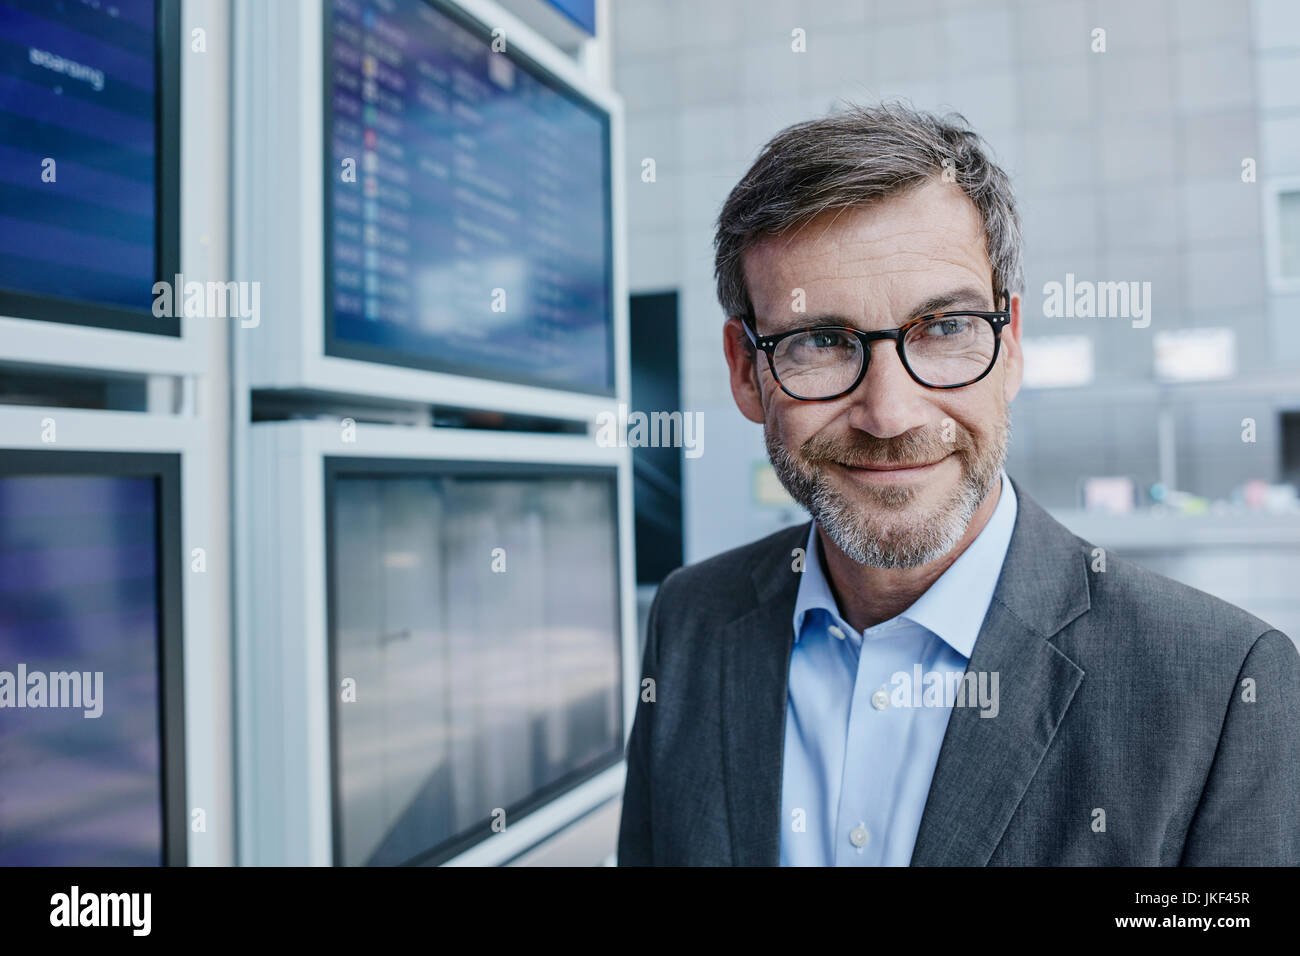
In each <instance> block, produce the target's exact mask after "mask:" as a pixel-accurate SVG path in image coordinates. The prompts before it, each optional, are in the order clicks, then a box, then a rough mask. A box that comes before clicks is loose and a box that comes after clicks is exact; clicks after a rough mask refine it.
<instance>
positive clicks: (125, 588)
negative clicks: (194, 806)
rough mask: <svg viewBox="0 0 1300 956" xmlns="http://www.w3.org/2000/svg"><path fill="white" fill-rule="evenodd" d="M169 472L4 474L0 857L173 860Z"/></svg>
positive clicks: (0, 861) (0, 490)
mask: <svg viewBox="0 0 1300 956" xmlns="http://www.w3.org/2000/svg"><path fill="white" fill-rule="evenodd" d="M158 516H159V496H158V481H157V479H155V478H149V477H126V476H114V475H51V474H44V475H35V474H33V475H8V476H4V477H0V866H7V865H21V866H69V865H75V866H144V865H154V866H157V865H159V864H161V863H163V862H164V859H163V855H164V842H163V840H164V836H163V835H164V819H163V814H164V787H163V780H162V773H163V757H164V754H163V744H162V727H161V719H162V718H161V700H162V699H161V694H162V688H161V676H160V675H161V666H160V664H161V662H160V650H159V649H160V646H161V643H160V640H159V635H160V620H161V612H160V604H159V592H160V588H159V575H160V573H161V571H160V567H159V565H160V559H159V555H160V550H159V530H158V528H159V526H158Z"/></svg>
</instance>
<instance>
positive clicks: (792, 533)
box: [655, 521, 812, 612]
mask: <svg viewBox="0 0 1300 956" xmlns="http://www.w3.org/2000/svg"><path fill="white" fill-rule="evenodd" d="M811 524H812V523H811V522H810V521H805V522H804V523H803V524H799V525H792V526H791V527H788V528H782V529H781V530H780V531H775V532H773V533H772V534H769V535H768V536H767V537H765V538H760V539H759V540H757V541H751V542H750V543H749V544H742V545H741V546H740V547H737V548H732V549H731V550H729V551H723V552H722V553H721V554H715V555H714V556H713V557H711V558H705V559H704V560H703V561H697V562H695V563H694V564H688V565H686V566H685V567H680V568H678V569H677V570H675V571H673V572H672V573H671V574H669V575H668V576H667V577H666V578H664V580H663V583H662V584H660V585H659V590H658V592H657V593H656V595H655V602H656V603H661V602H662V603H663V604H665V605H667V606H675V605H676V606H680V605H679V602H689V604H690V606H691V607H692V608H693V610H694V611H696V612H699V611H701V610H704V609H705V608H707V607H708V606H709V605H713V604H719V603H721V604H726V605H728V606H734V605H735V604H737V603H738V602H744V603H745V604H746V606H748V604H749V603H751V602H752V601H753V599H754V597H755V595H754V591H753V583H752V575H753V572H754V570H755V569H756V568H760V567H763V566H764V565H767V566H771V565H775V564H777V563H778V562H785V564H786V565H787V566H788V565H789V564H790V562H792V561H793V560H794V554H793V552H794V550H795V549H796V548H802V547H804V545H805V543H806V542H807V540H808V531H809V528H810V526H811Z"/></svg>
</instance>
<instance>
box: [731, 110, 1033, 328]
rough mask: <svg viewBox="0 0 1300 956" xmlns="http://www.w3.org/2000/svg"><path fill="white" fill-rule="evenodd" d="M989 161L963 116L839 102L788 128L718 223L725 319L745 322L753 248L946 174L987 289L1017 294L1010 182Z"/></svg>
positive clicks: (1016, 220)
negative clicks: (983, 255)
mask: <svg viewBox="0 0 1300 956" xmlns="http://www.w3.org/2000/svg"><path fill="white" fill-rule="evenodd" d="M990 153H991V150H989V149H988V144H987V143H985V141H984V140H983V139H981V138H980V136H979V135H978V134H976V133H975V132H974V131H973V130H971V129H970V127H969V125H968V123H967V121H966V119H965V117H963V116H962V115H961V114H959V113H949V114H948V115H947V116H944V117H940V116H937V115H935V114H933V113H926V112H922V111H919V110H915V109H912V108H911V107H909V106H905V105H902V104H900V103H885V104H881V105H879V106H858V105H854V104H846V106H845V108H844V109H842V110H840V111H839V112H834V113H830V114H828V115H827V116H823V117H821V118H819V119H814V120H808V121H806V122H803V123H796V124H794V125H793V126H788V127H786V128H785V129H784V130H782V131H781V132H780V133H778V134H777V135H776V136H774V137H773V138H772V139H771V140H769V141H768V143H767V145H766V146H764V147H763V150H762V152H761V153H760V154H759V157H758V159H756V160H755V161H754V164H753V165H752V166H750V168H749V171H748V172H747V173H745V175H744V177H743V178H742V179H741V180H740V182H739V183H737V184H736V186H735V188H734V189H732V190H731V194H730V195H729V196H728V197H727V201H726V203H725V204H724V205H723V207H722V212H721V213H719V215H718V222H717V231H716V233H715V235H714V240H713V244H714V248H715V250H716V254H715V257H714V278H715V279H716V281H717V287H718V301H719V302H720V303H721V305H722V308H723V311H724V312H725V313H726V314H727V315H728V316H731V317H736V318H743V319H747V320H749V321H751V322H752V316H753V303H752V301H751V300H750V298H749V290H748V288H747V287H746V284H745V265H744V254H745V252H746V250H748V249H749V248H751V247H752V246H754V245H757V244H758V243H759V242H761V241H763V240H764V239H767V238H770V237H773V236H779V235H782V234H783V233H785V232H786V231H787V230H791V229H796V228H798V227H799V226H801V225H803V224H805V223H806V222H808V221H809V220H810V219H812V218H814V217H815V216H817V215H819V214H820V213H823V212H826V211H827V210H830V209H843V208H846V207H849V206H861V205H867V204H870V203H873V202H877V201H879V200H881V199H884V198H886V197H888V196H893V195H896V194H900V193H904V192H906V191H908V190H910V189H912V188H914V187H916V186H920V185H922V184H923V183H925V182H926V181H929V180H932V179H934V178H935V177H942V176H943V174H944V171H945V167H947V168H948V169H950V176H951V177H952V179H953V181H954V182H955V183H956V184H957V185H958V186H960V187H961V189H962V190H963V191H964V192H965V193H966V195H967V196H969V197H970V199H971V201H972V202H973V203H974V204H975V207H976V209H978V210H979V214H980V218H981V219H982V220H983V225H984V244H985V249H986V250H987V252H988V257H989V264H990V265H991V266H992V269H993V286H994V289H995V290H1006V291H1007V292H1020V291H1022V290H1023V289H1024V285H1025V277H1024V268H1023V265H1022V263H1021V240H1020V217H1019V215H1018V214H1017V212H1016V203H1015V196H1014V194H1013V191H1012V188H1011V179H1010V177H1009V176H1007V174H1006V172H1004V171H1003V169H1002V168H1001V167H1000V166H998V165H997V164H996V163H995V162H993V160H992V159H991V158H990ZM999 305H1000V303H994V306H993V307H994V308H998V307H999Z"/></svg>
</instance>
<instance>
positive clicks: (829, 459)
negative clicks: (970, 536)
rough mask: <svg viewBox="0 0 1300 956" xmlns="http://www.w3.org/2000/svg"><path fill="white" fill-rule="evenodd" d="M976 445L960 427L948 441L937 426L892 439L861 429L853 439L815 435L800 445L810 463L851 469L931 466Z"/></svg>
mask: <svg viewBox="0 0 1300 956" xmlns="http://www.w3.org/2000/svg"><path fill="white" fill-rule="evenodd" d="M974 448H975V442H974V439H973V437H972V436H971V433H970V432H969V431H967V430H966V429H965V428H962V427H961V426H960V425H957V426H956V431H955V434H954V435H953V440H952V441H945V440H944V439H943V437H942V436H941V434H940V433H939V431H938V430H937V429H926V430H920V431H912V432H905V433H904V434H902V435H895V436H893V437H892V438H878V437H877V436H875V435H871V434H868V433H866V432H859V433H857V434H855V435H853V436H852V437H850V438H840V437H837V436H834V435H814V436H812V437H811V438H809V439H808V440H807V441H805V442H804V443H803V444H802V445H800V446H799V453H800V457H801V458H802V459H803V460H804V462H805V463H806V464H809V465H820V464H824V463H834V464H839V465H846V466H848V467H850V468H871V467H879V466H881V465H928V464H931V463H932V462H936V461H938V460H939V459H941V458H945V457H947V456H948V455H951V454H954V453H956V454H957V456H958V457H959V458H963V457H966V456H968V455H969V454H970V453H971V452H972V451H973V450H974Z"/></svg>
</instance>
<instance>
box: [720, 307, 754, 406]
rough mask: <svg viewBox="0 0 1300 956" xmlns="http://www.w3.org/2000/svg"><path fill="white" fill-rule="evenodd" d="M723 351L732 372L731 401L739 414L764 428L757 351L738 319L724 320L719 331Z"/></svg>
mask: <svg viewBox="0 0 1300 956" xmlns="http://www.w3.org/2000/svg"><path fill="white" fill-rule="evenodd" d="M722 350H723V352H725V353H726V356H727V367H728V368H729V369H730V370H731V397H732V398H734V399H735V400H736V407H737V408H739V409H740V414H742V415H744V416H745V417H746V418H748V419H749V420H750V421H751V422H757V423H758V424H760V425H761V424H763V393H762V390H761V389H760V387H759V383H758V375H759V371H758V361H759V358H758V350H757V349H756V348H754V347H753V345H752V344H751V343H750V341H749V336H748V335H746V334H745V328H744V326H743V325H742V324H741V320H740V319H735V318H732V319H727V322H726V324H725V325H724V326H723V327H722Z"/></svg>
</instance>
